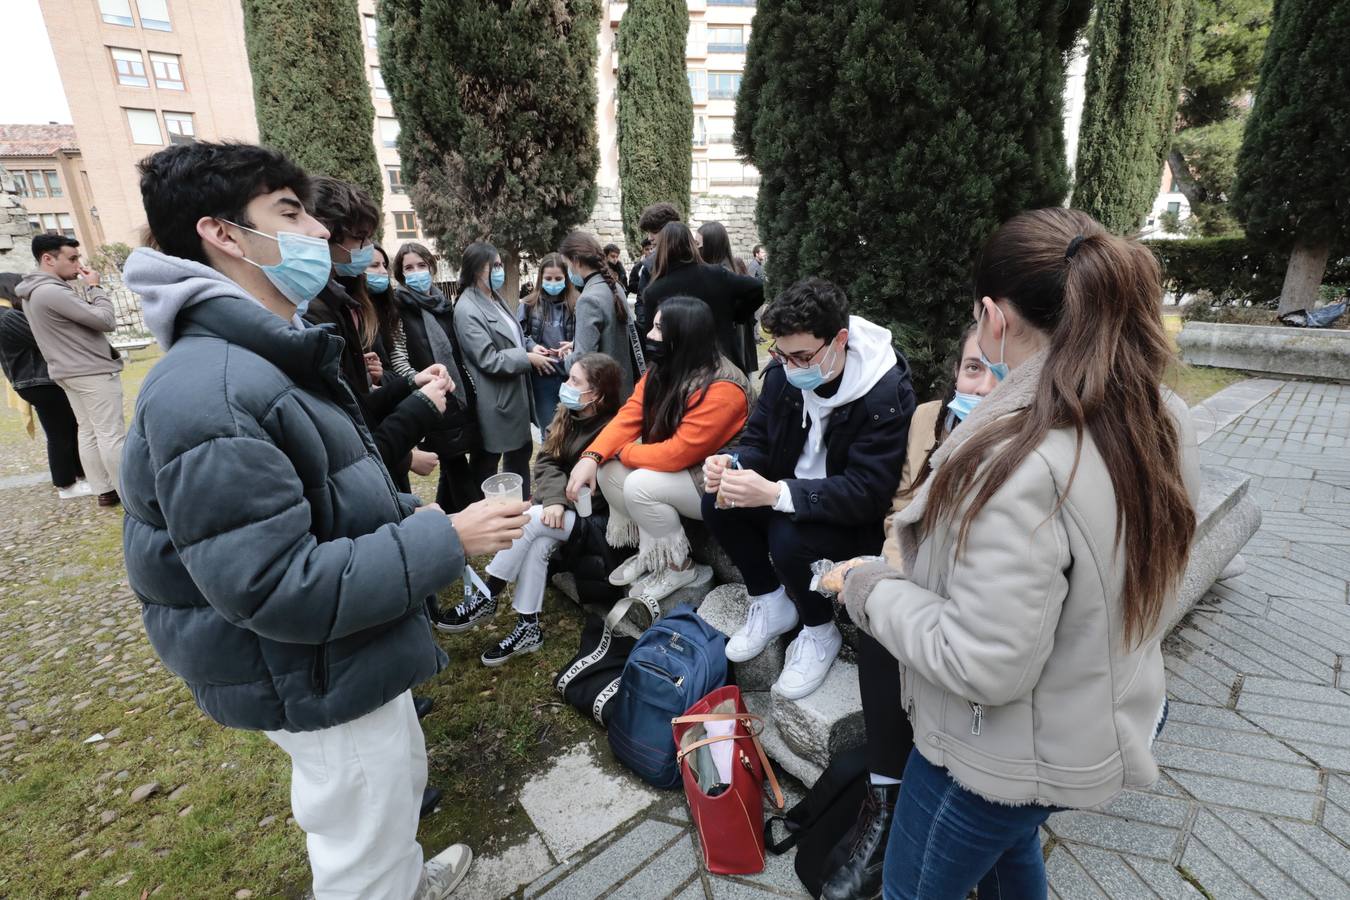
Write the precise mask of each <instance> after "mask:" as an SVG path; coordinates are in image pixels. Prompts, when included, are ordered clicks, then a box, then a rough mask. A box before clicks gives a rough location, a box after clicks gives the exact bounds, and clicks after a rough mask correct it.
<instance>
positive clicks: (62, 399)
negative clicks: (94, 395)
mask: <svg viewBox="0 0 1350 900" xmlns="http://www.w3.org/2000/svg"><path fill="white" fill-rule="evenodd" d="M15 393H17V394H18V395H19V396H20V397H22V398H23V399H24V400H26V401H27V402H29V403H31V404H32V405H33V409H34V410H35V411H36V412H37V417H38V421H39V422H41V423H42V431H43V433H44V434H45V435H46V436H47V468H49V469H50V470H51V473H52V484H53V485H55V486H56V487H59V488H65V487H70V486H71V485H72V484H74V483H75V480H76V479H78V478H83V477H84V467H83V466H81V465H80V450H79V425H78V424H77V423H76V421H75V413H74V412H73V411H72V410H71V408H70V401H69V400H67V399H66V392H65V391H63V390H61V389H60V388H59V387H57V386H56V385H54V384H43V385H38V386H37V387H26V388H19V389H18V390H17V391H16V392H15Z"/></svg>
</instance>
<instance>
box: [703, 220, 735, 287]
mask: <svg viewBox="0 0 1350 900" xmlns="http://www.w3.org/2000/svg"><path fill="white" fill-rule="evenodd" d="M698 233H699V236H700V237H702V238H703V246H702V247H701V248H700V249H699V251H698V254H699V256H701V257H702V258H703V261H704V262H705V263H707V264H708V265H710V266H721V267H722V268H724V269H726V270H727V271H729V272H735V273H736V274H737V275H744V274H745V273H746V268H745V263H743V262H741V260H739V259H737V258H736V256H735V255H734V254H733V253H732V252H731V235H729V234H727V228H726V226H725V225H723V224H722V223H721V222H704V223H703V224H702V225H700V226H698Z"/></svg>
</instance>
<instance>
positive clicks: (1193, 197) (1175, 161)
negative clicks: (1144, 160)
mask: <svg viewBox="0 0 1350 900" xmlns="http://www.w3.org/2000/svg"><path fill="white" fill-rule="evenodd" d="M1167 161H1168V162H1169V163H1171V165H1172V185H1173V187H1175V188H1176V189H1177V190H1179V191H1181V193H1182V194H1184V195H1185V197H1186V200H1187V201H1188V202H1189V203H1190V204H1191V208H1192V209H1194V208H1195V207H1197V206H1199V205H1200V204H1201V203H1204V202H1206V201H1207V200H1208V199H1209V197H1208V195H1207V194H1206V192H1205V190H1204V189H1203V188H1202V187H1200V185H1199V184H1197V183H1196V181H1195V179H1194V178H1192V177H1191V170H1190V168H1189V167H1188V166H1187V165H1186V157H1184V156H1182V155H1181V151H1180V150H1177V149H1175V148H1173V149H1172V151H1171V152H1170V153H1168V155H1167Z"/></svg>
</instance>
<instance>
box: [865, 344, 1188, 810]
mask: <svg viewBox="0 0 1350 900" xmlns="http://www.w3.org/2000/svg"><path fill="white" fill-rule="evenodd" d="M1043 363H1044V357H1043V356H1038V357H1033V358H1032V359H1031V360H1028V361H1027V362H1026V363H1024V364H1022V365H1021V366H1019V367H1018V368H1017V369H1015V370H1014V371H1013V372H1012V373H1011V374H1010V375H1009V377H1008V379H1007V380H1006V381H1005V382H1004V383H1003V384H1001V385H1000V386H999V387H998V388H997V389H996V390H995V391H994V392H993V393H992V394H990V395H989V396H988V397H987V398H986V399H985V400H984V401H983V402H982V403H981V404H980V405H979V406H978V407H977V408H976V409H975V411H974V412H973V413H972V414H971V415H970V416H969V417H968V418H967V419H966V421H965V422H963V423H962V425H961V427H960V428H958V429H956V430H955V431H953V432H952V434H951V435H950V436H949V437H948V438H947V440H946V441H945V442H944V443H943V444H942V446H941V447H940V448H939V449H938V451H937V453H936V454H935V455H934V458H933V462H934V465H935V466H937V467H940V466H941V465H942V463H943V461H944V460H945V459H947V458H948V457H949V456H950V455H951V453H952V451H953V450H954V449H955V448H956V447H958V446H960V445H961V443H963V442H964V441H965V440H967V439H968V438H969V436H970V435H972V434H974V433H976V432H978V431H979V430H980V428H981V427H982V426H983V425H985V424H987V423H989V422H991V421H993V420H994V419H996V418H998V417H1001V416H1004V415H1009V414H1014V415H1015V414H1016V413H1017V411H1018V410H1021V409H1024V408H1026V407H1027V406H1028V405H1029V404H1030V401H1031V398H1032V396H1033V394H1034V392H1035V388H1036V384H1037V382H1038V380H1039V378H1040V372H1041V368H1042V365H1043ZM1168 405H1169V409H1170V411H1171V412H1172V414H1173V415H1174V416H1175V417H1176V419H1177V422H1178V424H1179V427H1180V431H1181V438H1182V448H1183V450H1182V454H1183V457H1182V474H1183V478H1184V480H1185V482H1186V487H1187V490H1188V491H1189V493H1190V495H1191V498H1192V502H1194V500H1195V499H1196V498H1197V496H1198V492H1199V481H1200V478H1199V466H1198V459H1197V457H1198V453H1197V449H1196V445H1195V430H1194V427H1193V425H1192V424H1191V421H1190V415H1189V411H1188V410H1187V409H1186V407H1185V405H1184V404H1183V403H1182V402H1181V401H1180V400H1179V399H1177V398H1175V397H1171V398H1169V400H1168ZM1073 464H1074V435H1073V432H1072V430H1070V429H1060V430H1056V431H1053V432H1051V433H1050V434H1048V435H1047V436H1046V438H1045V441H1044V442H1043V443H1042V444H1041V446H1040V447H1039V448H1038V449H1037V450H1036V451H1035V452H1033V453H1031V454H1030V455H1029V456H1028V457H1027V459H1026V460H1025V461H1024V462H1023V463H1022V464H1021V465H1020V466H1019V467H1018V468H1017V469H1016V471H1014V473H1013V474H1012V476H1011V477H1010V478H1009V479H1008V481H1007V483H1005V484H1004V485H1003V487H1002V488H1000V490H999V491H998V492H997V493H996V494H995V495H994V496H993V497H992V498H991V499H990V501H989V503H988V504H987V505H986V506H985V507H984V509H983V510H982V511H981V512H980V514H979V515H978V516H977V517H976V518H975V521H974V523H973V524H972V527H971V530H970V535H969V542H968V544H967V548H966V552H965V553H964V554H962V557H961V559H960V560H956V559H954V556H955V554H954V545H955V539H956V527H955V525H946V526H940V527H938V528H936V529H934V532H933V533H932V534H929V535H921V534H920V533H919V530H918V528H917V527H916V524H915V523H917V522H918V521H919V520H920V519H921V518H922V516H923V511H924V509H925V507H926V505H927V497H928V490H929V486H930V485H931V481H930V482H929V484H926V485H924V486H923V487H922V488H920V490H919V492H918V494H917V495H916V496H915V498H914V500H913V501H912V502H911V503H910V504H909V505H908V506H907V507H906V508H905V509H904V511H903V512H901V513H900V514H898V515H897V516H895V517H894V519H893V520H892V524H891V527H892V529H893V530H895V532H896V538H897V541H898V546H899V550H900V560H901V562H902V563H903V567H902V570H903V571H905V572H907V573H909V574H908V577H906V576H905V575H902V574H901V573H900V571H897V570H895V569H892V568H890V567H889V566H887V565H886V564H885V563H872V564H869V565H866V566H863V567H860V568H858V569H857V570H855V571H854V572H853V573H852V574H851V575H850V577H849V579H848V582H847V584H846V590H845V592H844V599H845V601H846V602H847V603H848V605H849V609H850V612H852V611H854V610H858V609H865V615H859V617H860V618H862V619H863V620H864V621H863V622H860V623H859V624H860V625H862V626H863V627H864V628H865V629H866V630H867V631H869V632H870V633H871V634H873V635H874V636H875V637H876V638H877V640H879V641H880V642H881V643H882V644H883V645H884V646H885V647H886V648H887V649H888V650H889V651H890V652H891V653H892V654H893V655H894V656H895V657H896V659H898V660H899V661H900V664H901V695H902V696H901V700H902V703H903V705H904V708H905V709H906V711H907V712H908V713H909V716H910V719H911V721H912V723H913V725H914V743H915V746H916V747H917V748H918V750H919V752H920V753H922V754H923V755H924V757H925V758H926V759H927V760H928V761H929V762H931V763H933V764H934V765H937V766H943V767H945V768H947V769H948V770H949V771H950V772H951V774H952V776H953V777H954V778H955V779H956V780H957V781H958V782H959V783H960V784H961V785H962V786H964V787H965V788H967V789H969V790H971V791H974V792H975V793H977V794H979V795H981V796H984V797H986V798H989V799H991V800H995V801H998V802H1003V803H1013V804H1022V803H1038V804H1044V805H1053V806H1065V807H1090V806H1097V805H1099V804H1102V803H1105V802H1106V801H1108V800H1110V799H1111V798H1112V797H1114V796H1115V795H1116V794H1118V793H1119V792H1120V791H1121V790H1122V789H1124V788H1127V787H1145V786H1147V785H1149V784H1152V783H1153V782H1154V781H1155V780H1156V779H1157V777H1158V768H1157V765H1156V764H1155V763H1154V760H1153V755H1152V752H1151V744H1152V740H1153V736H1154V732H1155V730H1156V728H1157V725H1158V721H1159V717H1160V715H1161V713H1162V707H1163V698H1164V677H1163V661H1162V651H1161V647H1160V641H1161V637H1162V636H1161V634H1154V635H1152V636H1151V637H1150V638H1148V639H1147V640H1145V641H1144V642H1143V643H1142V644H1140V645H1139V646H1137V647H1133V648H1129V647H1126V646H1125V644H1124V640H1123V620H1122V604H1121V592H1122V586H1123V584H1124V576H1125V572H1124V566H1123V559H1122V553H1121V551H1120V550H1119V548H1118V547H1117V544H1116V538H1115V526H1116V504H1115V494H1114V491H1113V490H1112V487H1111V480H1110V477H1109V475H1108V473H1107V470H1106V466H1105V464H1104V462H1103V461H1102V457H1101V455H1100V454H1099V453H1098V451H1097V448H1096V446H1095V445H1094V443H1093V441H1092V439H1091V437H1090V436H1085V437H1084V441H1083V447H1082V458H1081V460H1080V461H1079V465H1078V472H1077V475H1076V477H1075V478H1074V480H1073V484H1072V486H1071V487H1069V488H1068V490H1067V494H1066V495H1065V496H1064V502H1063V505H1062V506H1060V507H1059V509H1058V510H1056V508H1055V505H1056V503H1057V502H1058V500H1059V498H1060V496H1061V494H1063V493H1064V491H1065V485H1066V484H1068V476H1069V472H1070V470H1071V469H1072V467H1073ZM954 518H955V520H956V521H957V522H959V520H960V515H957V516H955V517H954ZM1163 618H1164V619H1166V615H1164V616H1163Z"/></svg>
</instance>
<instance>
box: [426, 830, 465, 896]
mask: <svg viewBox="0 0 1350 900" xmlns="http://www.w3.org/2000/svg"><path fill="white" fill-rule="evenodd" d="M471 862H473V851H472V850H470V849H469V848H468V847H466V846H465V845H464V844H452V845H451V846H449V847H446V848H445V849H444V850H442V851H441V852H440V853H437V854H436V855H435V856H433V857H432V858H431V859H429V860H427V861H426V862H424V863H422V878H421V880H420V881H418V882H417V893H415V894H413V900H444V898H445V897H449V896H450V895H451V894H452V893H453V892H454V890H455V888H457V887H459V883H460V882H461V881H463V880H464V876H465V875H467V874H469V864H470V863H471Z"/></svg>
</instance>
